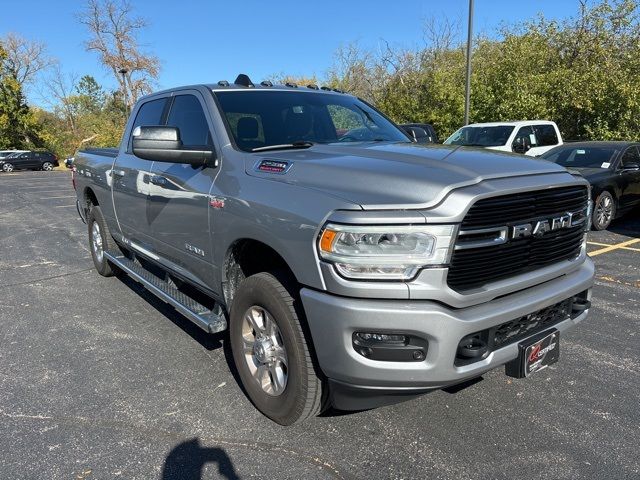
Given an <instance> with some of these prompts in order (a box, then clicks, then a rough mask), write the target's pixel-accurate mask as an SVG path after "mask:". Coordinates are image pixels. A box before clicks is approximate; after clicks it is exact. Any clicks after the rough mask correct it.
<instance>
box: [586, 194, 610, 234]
mask: <svg viewBox="0 0 640 480" xmlns="http://www.w3.org/2000/svg"><path fill="white" fill-rule="evenodd" d="M615 217H616V201H615V199H614V198H613V195H611V194H610V193H609V192H607V191H604V192H602V193H601V194H600V195H598V198H596V201H595V204H594V207H593V222H592V223H593V228H594V230H606V229H607V228H609V225H610V224H611V222H612V220H613V219H614V218H615Z"/></svg>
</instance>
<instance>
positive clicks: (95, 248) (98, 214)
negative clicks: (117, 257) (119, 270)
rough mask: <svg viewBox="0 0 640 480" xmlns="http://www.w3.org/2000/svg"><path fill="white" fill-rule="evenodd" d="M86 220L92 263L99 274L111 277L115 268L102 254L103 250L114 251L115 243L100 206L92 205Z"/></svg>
mask: <svg viewBox="0 0 640 480" xmlns="http://www.w3.org/2000/svg"><path fill="white" fill-rule="evenodd" d="M87 220H88V221H87V226H88V227H89V249H90V250H91V258H92V259H93V265H94V266H95V267H96V270H97V271H98V273H99V274H100V275H102V276H103V277H111V276H113V275H115V270H114V267H113V266H112V265H111V264H110V263H109V261H108V260H107V258H106V257H105V256H104V252H105V250H106V251H110V252H113V251H115V250H116V248H117V245H116V242H115V240H114V239H113V237H112V236H111V232H110V231H109V227H108V226H107V222H106V221H105V219H104V216H103V215H102V210H100V207H98V206H92V207H91V210H90V211H89V218H88V219H87Z"/></svg>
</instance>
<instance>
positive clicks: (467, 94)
mask: <svg viewBox="0 0 640 480" xmlns="http://www.w3.org/2000/svg"><path fill="white" fill-rule="evenodd" d="M472 46H473V0H469V26H468V28H467V84H466V86H465V92H464V124H465V125H469V104H470V103H471V48H472Z"/></svg>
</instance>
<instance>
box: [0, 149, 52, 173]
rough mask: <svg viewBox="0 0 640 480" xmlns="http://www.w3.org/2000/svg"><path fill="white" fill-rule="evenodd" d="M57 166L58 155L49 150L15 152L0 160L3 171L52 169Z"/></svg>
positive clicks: (0, 167)
mask: <svg viewBox="0 0 640 480" xmlns="http://www.w3.org/2000/svg"><path fill="white" fill-rule="evenodd" d="M57 166H58V157H56V156H55V155H54V154H53V153H51V152H16V153H14V154H11V155H9V156H8V157H6V158H3V159H2V160H0V169H2V171H3V172H12V171H13V170H16V169H18V170H20V169H24V170H46V171H49V170H53V168H54V167H57Z"/></svg>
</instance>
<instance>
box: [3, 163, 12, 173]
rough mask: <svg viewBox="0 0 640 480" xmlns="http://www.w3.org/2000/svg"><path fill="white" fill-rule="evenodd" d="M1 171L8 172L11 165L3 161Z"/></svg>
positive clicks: (10, 170)
mask: <svg viewBox="0 0 640 480" xmlns="http://www.w3.org/2000/svg"><path fill="white" fill-rule="evenodd" d="M2 171H3V172H5V173H10V172H13V165H12V164H10V163H6V162H5V163H3V164H2Z"/></svg>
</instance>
